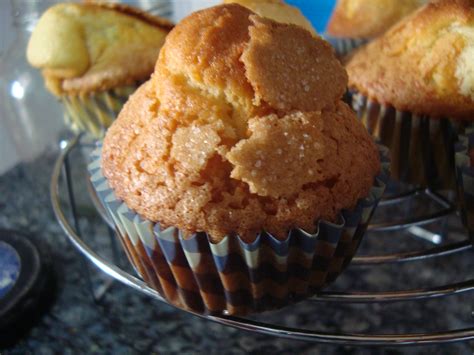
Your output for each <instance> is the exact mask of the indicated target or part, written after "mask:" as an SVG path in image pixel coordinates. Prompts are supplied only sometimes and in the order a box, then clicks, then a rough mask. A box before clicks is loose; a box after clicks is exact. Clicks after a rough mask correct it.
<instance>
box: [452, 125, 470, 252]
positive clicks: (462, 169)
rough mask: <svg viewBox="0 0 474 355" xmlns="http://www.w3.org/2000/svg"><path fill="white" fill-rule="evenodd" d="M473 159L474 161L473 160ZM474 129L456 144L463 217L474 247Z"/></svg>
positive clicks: (457, 172)
mask: <svg viewBox="0 0 474 355" xmlns="http://www.w3.org/2000/svg"><path fill="white" fill-rule="evenodd" d="M471 158H472V159H471ZM473 159H474V127H471V128H469V129H467V130H466V134H465V135H461V136H460V137H459V142H458V143H457V144H456V178H457V186H458V196H459V206H460V209H461V217H462V221H463V223H464V225H465V227H466V228H467V230H468V233H469V236H470V237H471V241H472V243H473V245H474V162H473Z"/></svg>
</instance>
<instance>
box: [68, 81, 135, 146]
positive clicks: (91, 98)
mask: <svg viewBox="0 0 474 355" xmlns="http://www.w3.org/2000/svg"><path fill="white" fill-rule="evenodd" d="M138 87H139V84H138V83H137V84H136V85H128V86H123V87H119V88H115V89H111V90H107V91H103V92H93V93H82V94H78V95H66V96H63V97H62V98H61V100H62V103H63V104H64V106H65V120H66V124H68V125H69V127H70V128H71V129H72V130H73V131H75V132H77V133H80V132H88V133H89V134H91V135H92V136H94V137H95V138H101V137H102V136H103V135H104V133H105V131H106V130H107V128H109V127H110V125H111V124H112V122H113V121H114V120H115V119H116V118H117V116H118V114H119V113H120V110H121V109H122V107H123V105H124V104H125V102H127V100H128V98H129V97H130V95H131V94H133V93H134V92H135V90H136V89H137V88H138Z"/></svg>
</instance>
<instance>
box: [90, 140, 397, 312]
mask: <svg viewBox="0 0 474 355" xmlns="http://www.w3.org/2000/svg"><path fill="white" fill-rule="evenodd" d="M380 155H381V160H382V167H383V169H382V170H383V171H382V173H381V174H380V175H379V176H378V177H377V178H376V179H375V181H374V186H373V187H372V189H371V190H370V193H369V196H367V197H366V198H364V199H361V200H360V201H359V202H358V204H357V206H356V207H355V209H354V210H352V211H342V212H341V214H340V216H339V219H338V221H337V223H329V222H325V221H320V222H319V223H318V231H317V233H315V234H309V233H307V232H305V231H303V230H301V229H294V230H291V231H290V233H289V235H288V237H287V238H286V239H285V240H278V239H276V238H275V237H273V236H272V235H270V234H268V233H265V232H262V233H261V234H260V235H259V236H258V237H257V239H256V240H255V241H254V242H253V243H245V242H244V241H243V240H242V239H240V238H239V237H225V238H224V239H223V240H222V241H221V242H219V243H217V244H215V243H212V242H211V241H210V239H209V237H208V236H207V235H206V234H205V233H197V234H195V235H193V236H192V237H190V238H184V237H183V235H182V234H181V233H180V231H179V230H178V229H177V228H174V227H170V228H162V227H161V226H160V224H159V223H152V222H150V221H147V220H144V219H142V218H141V217H140V216H139V215H138V214H136V213H135V212H133V211H132V210H130V209H129V208H128V207H127V206H126V205H125V204H124V203H123V202H122V201H120V200H118V199H117V198H116V196H115V194H114V192H113V190H112V189H111V188H110V187H109V185H108V183H107V180H106V179H105V178H104V176H103V175H102V172H101V147H100V146H99V147H98V148H97V149H96V150H95V151H94V152H93V153H92V155H91V163H90V164H89V167H88V169H89V173H90V178H91V182H92V185H93V187H94V189H95V191H96V193H97V196H98V197H99V199H100V200H101V202H102V203H103V205H104V207H105V208H106V210H107V212H108V214H109V215H110V217H111V218H112V220H113V222H114V224H115V226H116V231H117V235H118V236H119V238H120V240H121V242H122V245H123V246H124V248H125V251H126V253H127V256H128V258H129V260H130V262H131V263H132V264H133V266H134V268H135V270H136V271H137V273H138V274H139V275H140V276H141V277H142V278H143V279H144V280H145V282H146V283H148V284H149V285H150V286H151V287H153V288H155V289H156V290H157V291H158V292H160V294H161V295H162V296H163V297H165V298H166V299H167V300H168V301H169V302H170V303H172V304H175V305H176V306H178V307H181V308H185V309H189V310H193V311H195V312H201V313H215V314H222V313H225V314H246V313H254V312H262V311H266V310H270V309H276V308H280V307H283V306H285V305H287V304H288V303H291V302H295V301H298V300H301V299H303V298H305V297H308V296H310V295H312V294H314V293H316V292H317V291H319V290H321V289H322V288H323V287H325V286H326V285H328V284H329V283H330V282H332V281H334V280H335V279H336V278H337V276H338V275H339V274H340V273H341V272H342V271H343V270H344V269H345V268H346V266H347V265H348V264H349V262H350V261H351V259H352V257H353V256H354V255H355V253H356V251H357V248H358V246H359V244H360V242H361V238H362V236H363V234H364V232H365V230H366V228H367V225H368V223H369V221H370V219H371V217H372V214H373V212H374V210H375V208H376V206H377V204H378V202H379V200H380V198H381V196H382V194H383V192H384V190H385V185H386V182H387V180H388V178H389V168H390V161H389V157H388V156H389V153H388V150H387V149H386V148H384V147H380Z"/></svg>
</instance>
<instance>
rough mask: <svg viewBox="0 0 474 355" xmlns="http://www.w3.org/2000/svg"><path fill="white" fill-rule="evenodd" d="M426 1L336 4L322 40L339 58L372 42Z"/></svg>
mask: <svg viewBox="0 0 474 355" xmlns="http://www.w3.org/2000/svg"><path fill="white" fill-rule="evenodd" d="M427 2H428V0H338V1H337V3H336V7H335V9H334V12H333V14H332V16H331V18H330V20H329V23H328V27H327V29H326V37H327V39H328V40H329V41H330V42H331V44H332V45H333V46H334V48H336V51H337V53H338V54H339V55H340V56H341V57H343V56H345V55H347V54H348V53H350V52H352V51H353V50H354V49H355V48H357V47H359V46H361V45H363V44H364V43H366V42H367V41H369V40H370V39H373V38H375V37H377V36H379V35H381V34H383V33H384V32H385V31H386V30H388V29H389V28H390V27H391V26H392V25H394V24H395V23H397V22H398V21H399V20H401V19H402V18H403V17H405V16H406V15H408V14H410V13H412V12H413V11H415V10H416V9H417V8H419V7H420V6H422V5H423V4H425V3H427Z"/></svg>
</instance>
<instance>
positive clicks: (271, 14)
mask: <svg viewBox="0 0 474 355" xmlns="http://www.w3.org/2000/svg"><path fill="white" fill-rule="evenodd" d="M224 3H225V4H230V3H236V4H239V5H242V6H245V7H246V8H248V9H250V10H252V11H253V12H255V13H256V14H257V15H259V16H262V17H267V18H269V19H272V20H274V21H277V22H281V23H288V24H293V25H298V26H301V27H303V28H304V29H306V30H308V31H309V32H311V33H312V34H313V35H316V30H315V29H314V27H313V25H312V24H311V22H309V20H308V19H307V18H306V17H305V16H304V15H303V14H302V13H301V11H300V9H298V8H297V7H295V6H291V5H288V4H286V3H285V2H284V1H283V0H224Z"/></svg>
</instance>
